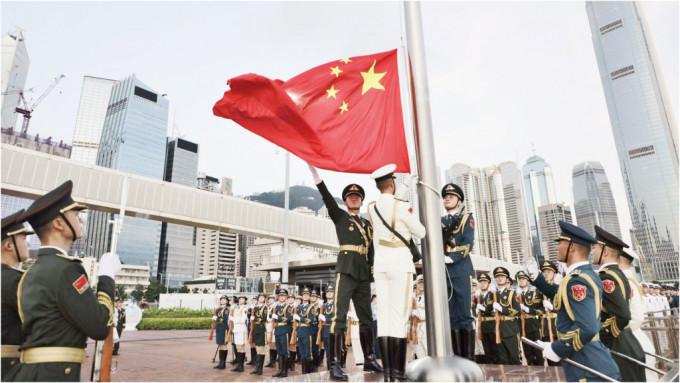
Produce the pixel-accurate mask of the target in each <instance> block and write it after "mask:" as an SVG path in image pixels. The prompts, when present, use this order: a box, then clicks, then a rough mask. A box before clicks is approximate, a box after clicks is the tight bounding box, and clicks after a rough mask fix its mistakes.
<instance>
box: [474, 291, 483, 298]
mask: <svg viewBox="0 0 680 383" xmlns="http://www.w3.org/2000/svg"><path fill="white" fill-rule="evenodd" d="M481 296H482V290H480V289H477V290H475V297H481Z"/></svg>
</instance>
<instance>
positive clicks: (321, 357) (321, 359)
mask: <svg viewBox="0 0 680 383" xmlns="http://www.w3.org/2000/svg"><path fill="white" fill-rule="evenodd" d="M325 355H326V350H323V349H322V350H319V359H317V362H318V363H317V367H321V366H323V361H324V357H325Z"/></svg>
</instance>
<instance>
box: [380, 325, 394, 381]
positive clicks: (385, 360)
mask: <svg viewBox="0 0 680 383" xmlns="http://www.w3.org/2000/svg"><path fill="white" fill-rule="evenodd" d="M390 339H391V337H389V336H381V337H378V343H379V344H380V354H382V369H383V377H384V379H385V382H389V381H390V378H391V377H392V365H391V364H390V362H391V358H390Z"/></svg>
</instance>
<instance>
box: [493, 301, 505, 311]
mask: <svg viewBox="0 0 680 383" xmlns="http://www.w3.org/2000/svg"><path fill="white" fill-rule="evenodd" d="M493 309H494V310H496V311H498V312H501V311H503V306H501V304H500V303H498V302H494V303H493Z"/></svg>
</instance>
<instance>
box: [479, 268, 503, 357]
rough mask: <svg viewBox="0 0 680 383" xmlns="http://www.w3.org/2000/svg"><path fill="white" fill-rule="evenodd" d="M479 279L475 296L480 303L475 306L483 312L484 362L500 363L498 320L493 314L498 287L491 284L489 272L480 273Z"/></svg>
mask: <svg viewBox="0 0 680 383" xmlns="http://www.w3.org/2000/svg"><path fill="white" fill-rule="evenodd" d="M477 280H478V281H479V289H478V290H477V291H475V298H476V299H478V300H479V303H477V304H476V306H475V312H476V313H477V314H478V315H479V313H481V314H482V326H481V329H480V330H479V331H481V332H482V347H483V348H484V357H483V358H482V363H486V364H491V363H494V364H498V351H497V350H498V347H497V346H496V322H495V318H494V314H493V293H494V292H495V291H496V288H495V287H494V286H491V277H490V276H489V274H486V273H482V274H479V277H478V278H477Z"/></svg>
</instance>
